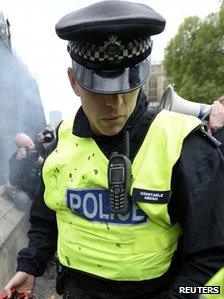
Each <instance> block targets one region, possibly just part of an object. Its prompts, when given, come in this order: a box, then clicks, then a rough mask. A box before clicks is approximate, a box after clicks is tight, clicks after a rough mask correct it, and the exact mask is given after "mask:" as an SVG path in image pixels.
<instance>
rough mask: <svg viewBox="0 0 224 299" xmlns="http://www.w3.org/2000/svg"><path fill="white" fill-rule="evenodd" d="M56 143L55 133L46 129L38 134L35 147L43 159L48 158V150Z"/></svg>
mask: <svg viewBox="0 0 224 299" xmlns="http://www.w3.org/2000/svg"><path fill="white" fill-rule="evenodd" d="M53 141H54V131H53V130H51V129H50V128H48V127H46V128H45V130H44V131H43V132H40V133H38V134H37V136H36V139H35V147H36V150H37V151H38V152H39V154H40V155H41V157H42V158H45V157H46V153H47V149H48V147H49V146H50V144H51V143H52V142H53Z"/></svg>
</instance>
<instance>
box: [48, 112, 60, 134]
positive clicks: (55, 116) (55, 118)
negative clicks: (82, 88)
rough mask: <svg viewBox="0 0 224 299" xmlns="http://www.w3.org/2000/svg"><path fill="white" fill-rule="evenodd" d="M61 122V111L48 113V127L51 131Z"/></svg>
mask: <svg viewBox="0 0 224 299" xmlns="http://www.w3.org/2000/svg"><path fill="white" fill-rule="evenodd" d="M61 121H62V115H61V111H59V110H54V111H50V113H49V125H50V127H51V128H52V129H53V130H55V128H56V127H57V125H58V124H59V123H60V122H61Z"/></svg>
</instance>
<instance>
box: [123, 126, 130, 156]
mask: <svg viewBox="0 0 224 299" xmlns="http://www.w3.org/2000/svg"><path fill="white" fill-rule="evenodd" d="M124 134H125V135H124V154H125V156H126V157H127V158H129V155H130V142H129V131H125V132H124Z"/></svg>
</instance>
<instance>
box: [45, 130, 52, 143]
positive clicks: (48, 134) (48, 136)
mask: <svg viewBox="0 0 224 299" xmlns="http://www.w3.org/2000/svg"><path fill="white" fill-rule="evenodd" d="M42 134H43V135H44V142H46V143H50V142H52V141H53V140H54V133H53V131H52V130H50V129H45V130H44V131H43V133H42Z"/></svg>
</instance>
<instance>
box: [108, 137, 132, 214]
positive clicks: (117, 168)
mask: <svg viewBox="0 0 224 299" xmlns="http://www.w3.org/2000/svg"><path fill="white" fill-rule="evenodd" d="M125 145H126V155H123V154H119V153H116V152H115V153H112V154H111V157H110V161H109V164H108V189H109V196H110V209H111V211H112V212H113V213H114V214H125V213H127V212H128V208H129V191H130V184H131V161H130V160H129V159H128V155H129V136H128V132H126V135H125Z"/></svg>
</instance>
